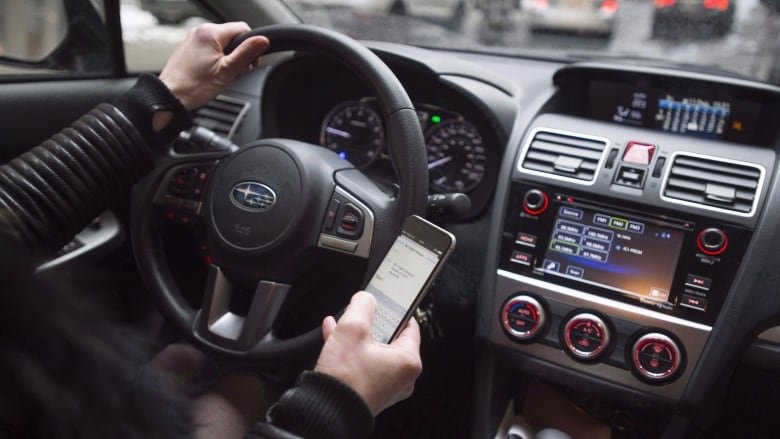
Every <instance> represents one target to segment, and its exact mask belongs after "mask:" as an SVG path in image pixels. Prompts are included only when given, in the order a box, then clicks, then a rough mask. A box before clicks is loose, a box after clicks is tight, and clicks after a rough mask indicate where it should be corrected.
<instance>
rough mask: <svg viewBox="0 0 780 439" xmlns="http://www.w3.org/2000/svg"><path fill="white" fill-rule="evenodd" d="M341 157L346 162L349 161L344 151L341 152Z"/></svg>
mask: <svg viewBox="0 0 780 439" xmlns="http://www.w3.org/2000/svg"><path fill="white" fill-rule="evenodd" d="M339 157H341V159H342V160H346V159H347V153H346V152H344V151H341V152H339Z"/></svg>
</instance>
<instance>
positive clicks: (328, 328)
mask: <svg viewBox="0 0 780 439" xmlns="http://www.w3.org/2000/svg"><path fill="white" fill-rule="evenodd" d="M334 329H336V319H334V318H333V316H327V317H325V320H323V321H322V340H323V341H328V339H329V338H330V334H332V333H333V330H334Z"/></svg>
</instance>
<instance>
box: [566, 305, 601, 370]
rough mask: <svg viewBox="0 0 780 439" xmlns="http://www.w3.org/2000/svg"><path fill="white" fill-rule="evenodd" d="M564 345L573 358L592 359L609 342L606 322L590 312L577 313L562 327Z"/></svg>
mask: <svg viewBox="0 0 780 439" xmlns="http://www.w3.org/2000/svg"><path fill="white" fill-rule="evenodd" d="M563 341H564V346H565V347H566V349H567V350H568V351H569V353H570V354H571V355H572V356H574V358H576V359H579V360H594V359H596V358H598V357H599V356H601V355H602V354H603V353H604V352H605V350H606V348H607V346H609V343H610V332H609V327H608V326H607V324H606V322H605V321H604V320H603V319H602V318H601V317H599V316H597V315H595V314H592V313H579V314H577V315H575V316H573V317H571V318H570V319H569V320H568V321H567V322H566V323H565V324H564V327H563Z"/></svg>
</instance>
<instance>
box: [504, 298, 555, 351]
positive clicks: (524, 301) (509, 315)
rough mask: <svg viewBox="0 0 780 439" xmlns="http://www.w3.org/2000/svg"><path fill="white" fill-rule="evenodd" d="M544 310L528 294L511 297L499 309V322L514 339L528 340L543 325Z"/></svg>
mask: <svg viewBox="0 0 780 439" xmlns="http://www.w3.org/2000/svg"><path fill="white" fill-rule="evenodd" d="M545 318H546V315H545V312H544V307H542V304H541V303H539V301H538V300H536V299H534V298H533V297H531V296H528V295H524V294H523V295H519V296H514V297H511V298H510V299H509V300H507V301H506V303H505V304H504V306H503V307H502V309H501V324H502V326H503V328H504V331H505V332H506V333H507V335H509V336H510V337H511V338H513V339H514V340H518V341H530V340H531V339H533V338H534V337H535V336H536V335H537V334H538V333H539V332H540V330H541V329H542V328H543V327H544V323H545Z"/></svg>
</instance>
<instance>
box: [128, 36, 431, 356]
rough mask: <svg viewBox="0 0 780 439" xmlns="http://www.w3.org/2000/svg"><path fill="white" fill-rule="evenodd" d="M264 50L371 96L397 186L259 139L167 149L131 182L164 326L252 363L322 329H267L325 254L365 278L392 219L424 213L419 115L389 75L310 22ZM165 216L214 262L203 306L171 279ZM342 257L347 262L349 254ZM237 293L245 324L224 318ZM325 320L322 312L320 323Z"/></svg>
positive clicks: (319, 152)
mask: <svg viewBox="0 0 780 439" xmlns="http://www.w3.org/2000/svg"><path fill="white" fill-rule="evenodd" d="M255 35H265V36H266V37H268V39H269V40H270V41H271V47H270V49H269V50H268V51H267V52H266V53H270V52H280V51H288V50H295V51H308V52H315V53H320V54H325V55H328V56H330V57H332V58H334V59H336V60H338V61H340V62H341V63H343V64H344V65H345V66H346V67H348V68H349V69H350V70H351V71H352V72H354V73H355V74H356V75H357V76H359V77H360V79H362V80H363V81H364V82H365V84H367V85H368V86H369V87H370V88H371V90H372V91H373V93H374V94H375V96H376V98H377V102H378V104H379V110H380V113H381V115H382V117H383V118H384V123H385V127H386V133H387V137H386V138H387V139H388V140H387V141H388V147H389V151H390V157H391V161H392V163H393V167H394V169H395V172H396V177H397V179H398V186H399V189H398V190H397V193H396V194H389V193H388V192H387V190H382V189H381V188H380V187H379V186H377V185H376V184H374V183H373V182H372V181H371V180H370V179H369V178H368V177H367V176H366V175H364V174H363V173H362V172H361V171H359V170H357V169H356V168H354V167H353V166H352V165H351V164H350V163H349V162H347V161H346V160H342V159H341V158H339V157H338V155H336V153H334V152H333V151H330V150H329V149H327V148H322V147H320V146H318V145H311V144H307V143H303V142H299V141H295V140H290V139H261V140H257V141H254V142H251V143H249V144H247V145H244V146H242V147H241V148H240V149H238V150H237V151H235V152H232V153H196V154H186V155H177V154H175V153H173V152H169V153H167V154H166V155H165V156H164V157H161V158H160V159H159V160H158V161H157V165H156V167H155V170H154V171H153V172H152V173H151V174H150V175H149V176H148V177H147V178H146V179H145V180H144V181H143V182H141V183H140V184H138V185H137V186H136V188H135V189H134V194H133V205H132V210H133V215H132V220H131V230H132V243H133V249H134V253H135V257H136V262H137V264H138V266H139V269H140V272H141V275H142V277H143V279H144V281H145V283H146V285H147V287H148V288H149V290H150V291H151V292H152V294H153V296H154V298H155V299H156V302H157V305H158V307H159V309H160V311H161V312H162V314H163V315H164V317H165V318H166V319H168V320H169V321H170V322H172V323H173V325H174V326H175V327H176V328H178V329H179V330H181V331H182V332H183V333H184V334H186V335H187V336H188V338H189V339H190V340H191V341H192V342H193V343H195V344H196V345H197V346H199V347H202V348H205V349H206V350H208V351H210V352H213V353H216V354H220V355H222V356H227V357H229V358H232V359H236V360H242V361H251V362H253V363H255V364H282V363H284V362H286V361H290V360H291V359H299V358H305V357H306V356H310V355H311V354H312V352H315V351H316V348H317V346H318V345H319V344H320V343H321V341H322V340H321V332H320V328H319V327H315V328H313V329H310V330H307V331H305V332H303V333H301V334H300V335H294V336H291V337H290V338H286V339H285V338H281V337H278V336H277V335H276V334H275V333H274V330H273V327H274V324H275V323H276V320H277V317H279V316H280V313H279V311H280V308H281V306H282V304H283V303H284V301H285V299H286V298H287V297H288V293H289V292H290V289H291V287H292V286H293V285H295V284H296V282H301V281H302V279H301V277H302V273H306V272H307V269H308V268H312V267H316V266H317V264H321V263H322V261H323V258H328V257H329V255H331V254H333V253H338V254H340V255H343V254H347V255H352V256H353V257H355V258H361V260H362V262H365V264H354V265H357V266H360V269H363V267H367V269H366V270H367V272H368V273H372V272H373V271H374V270H375V269H376V267H377V266H378V265H379V262H380V259H381V257H382V256H383V255H384V253H385V252H386V250H387V249H388V248H389V247H390V245H391V244H392V241H393V239H394V238H395V235H396V233H397V231H398V230H399V229H400V226H401V223H402V222H403V221H404V219H405V218H407V217H408V216H409V215H412V214H422V213H423V212H424V210H425V205H426V199H427V194H428V174H427V172H428V171H427V160H426V152H425V144H424V140H423V137H422V130H421V128H420V124H419V120H418V118H417V114H416V112H415V110H414V108H413V106H412V103H411V100H410V99H409V97H408V95H407V94H406V91H405V90H404V88H403V87H402V85H401V83H400V82H399V81H398V79H397V78H396V77H395V75H394V74H393V73H392V72H391V71H390V69H389V68H388V67H387V66H386V65H385V64H384V63H383V62H382V61H381V60H380V59H379V58H378V57H377V56H376V55H375V54H374V53H373V52H371V51H370V50H368V49H367V48H366V47H365V46H363V45H361V44H359V43H358V42H356V41H355V40H353V39H351V38H349V37H347V36H345V35H342V34H339V33H337V32H334V31H330V30H327V29H323V28H319V27H315V26H311V25H301V24H296V25H273V26H268V27H262V28H258V29H254V30H252V31H250V32H248V33H246V34H243V35H241V36H239V37H237V38H236V40H235V41H233V42H232V43H231V45H230V46H229V47H228V49H226V51H230V50H232V48H234V47H236V46H237V45H238V44H239V43H240V42H242V41H244V40H245V39H247V38H249V37H251V36H255ZM166 216H167V217H168V219H171V217H172V216H176V217H177V218H180V219H181V220H182V221H183V222H188V221H192V222H199V223H200V224H202V226H203V227H202V229H203V230H204V232H203V233H204V235H205V237H204V238H205V242H206V244H207V245H208V247H209V256H210V257H211V258H212V261H211V264H210V266H209V269H208V276H207V281H206V285H205V288H204V297H203V301H202V304H201V307H200V308H195V307H193V306H191V305H190V304H189V303H188V301H187V300H186V299H185V296H184V295H183V294H182V291H181V290H180V288H179V286H178V285H177V283H176V282H175V281H174V279H173V275H172V273H171V271H170V267H169V261H168V260H167V259H166V256H165V253H164V250H163V244H162V236H161V227H162V225H163V224H164V223H165V220H166ZM347 259H351V258H347ZM236 288H241V289H242V290H243V291H245V292H249V293H250V294H249V295H250V296H251V303H250V304H249V306H248V312H247V313H246V315H245V316H242V315H239V314H236V313H234V312H232V311H231V305H230V304H231V299H232V298H233V292H234V290H235V289H236ZM323 317H324V316H323Z"/></svg>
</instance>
